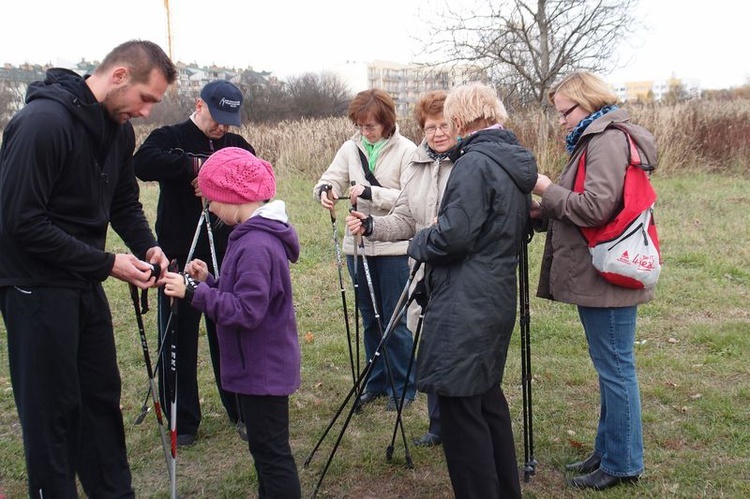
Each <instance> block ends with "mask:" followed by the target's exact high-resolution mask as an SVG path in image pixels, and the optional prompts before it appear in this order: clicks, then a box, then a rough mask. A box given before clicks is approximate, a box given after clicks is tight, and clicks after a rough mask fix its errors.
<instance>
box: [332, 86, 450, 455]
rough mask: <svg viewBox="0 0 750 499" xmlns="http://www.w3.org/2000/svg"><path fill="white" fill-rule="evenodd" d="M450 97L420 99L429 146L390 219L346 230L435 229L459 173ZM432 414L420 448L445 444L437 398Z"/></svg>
mask: <svg viewBox="0 0 750 499" xmlns="http://www.w3.org/2000/svg"><path fill="white" fill-rule="evenodd" d="M446 95H447V92H446V91H445V90H431V91H429V92H425V93H424V94H422V95H421V96H420V97H419V100H417V103H416V105H415V106H414V119H415V120H416V121H417V123H419V126H420V128H421V129H422V130H423V131H424V140H422V143H421V144H420V145H419V147H418V148H417V151H416V152H415V153H414V158H413V159H412V161H411V164H410V165H409V170H408V178H409V180H408V181H407V183H406V185H405V186H404V188H403V190H402V191H401V195H400V196H399V197H398V199H397V200H396V204H395V205H394V207H393V209H392V210H391V212H390V213H389V214H388V215H384V216H372V215H365V214H364V213H361V212H358V211H353V212H352V213H351V214H350V215H349V216H348V217H346V225H347V227H348V228H349V231H350V232H351V233H352V234H362V235H364V236H366V237H368V238H370V239H372V240H376V241H405V240H408V239H411V238H412V237H413V236H414V233H415V232H417V231H418V230H422V229H424V228H425V227H427V226H429V225H431V224H432V223H433V221H434V220H435V218H436V217H437V214H438V207H439V206H440V199H441V198H442V197H443V191H444V190H445V184H446V182H447V181H448V176H449V175H450V172H451V170H452V169H453V162H452V161H451V160H450V158H449V157H448V153H449V152H450V151H451V149H453V147H454V146H455V145H456V137H455V136H454V135H452V134H451V130H450V125H449V124H448V122H447V121H446V120H445V116H444V115H443V105H444V104H445V97H446ZM423 273H424V272H423V269H422V268H420V269H419V270H418V271H417V274H416V275H415V276H414V280H413V283H417V282H419V281H420V279H422V277H423ZM420 310H421V307H420V306H419V304H418V303H417V302H416V301H414V302H412V305H411V306H410V308H409V311H408V317H407V322H408V326H409V329H410V330H411V331H414V332H415V333H416V327H417V324H418V322H419V320H418V319H419V314H420ZM427 409H428V411H429V415H430V426H429V429H428V430H427V432H426V433H425V434H424V435H422V436H421V437H419V438H417V439H416V440H414V445H416V446H418V447H432V446H433V445H439V444H440V443H441V437H440V433H441V432H440V409H439V407H438V402H437V396H436V395H435V394H432V393H429V394H427Z"/></svg>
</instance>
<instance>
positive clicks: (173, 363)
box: [164, 260, 179, 499]
mask: <svg viewBox="0 0 750 499" xmlns="http://www.w3.org/2000/svg"><path fill="white" fill-rule="evenodd" d="M169 270H170V271H171V272H178V271H179V269H178V267H177V260H172V262H170V264H169ZM170 308H171V310H170V312H169V315H170V320H168V321H167V323H171V322H172V321H171V318H172V317H173V316H177V314H178V313H179V310H178V308H179V300H177V299H176V298H172V304H171V307H170ZM176 329H177V328H176V327H175V325H174V324H172V325H171V326H170V329H169V330H167V331H165V332H164V335H165V336H166V335H167V334H169V337H170V344H169V380H170V381H171V383H169V398H170V404H169V408H170V412H169V435H170V440H171V458H172V459H171V461H170V463H169V464H170V474H171V477H172V483H171V487H170V498H171V499H177V330H176ZM165 339H166V338H165Z"/></svg>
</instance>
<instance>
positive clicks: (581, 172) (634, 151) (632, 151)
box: [573, 123, 654, 192]
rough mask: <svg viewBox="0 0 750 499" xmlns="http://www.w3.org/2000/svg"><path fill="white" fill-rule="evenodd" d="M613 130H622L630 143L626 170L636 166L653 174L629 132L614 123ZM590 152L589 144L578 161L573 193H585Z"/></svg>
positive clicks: (651, 167)
mask: <svg viewBox="0 0 750 499" xmlns="http://www.w3.org/2000/svg"><path fill="white" fill-rule="evenodd" d="M609 126H611V127H612V128H616V129H618V130H620V131H621V132H622V133H624V134H625V140H627V141H628V164H627V166H626V167H625V168H626V169H627V168H628V167H630V166H634V167H636V168H640V169H641V170H643V171H645V172H651V171H652V170H653V169H654V167H653V166H652V165H648V164H646V163H644V162H643V161H641V155H640V153H639V152H638V147H637V146H636V145H635V141H634V140H633V137H632V136H631V135H630V134H629V133H628V131H627V130H626V129H625V128H624V127H621V126H619V125H616V124H614V123H612V124H610V125H609ZM587 150H588V144H586V147H585V148H584V149H583V153H581V158H580V159H579V160H578V170H576V178H575V181H574V182H573V191H574V192H583V184H584V182H585V180H586V151H587Z"/></svg>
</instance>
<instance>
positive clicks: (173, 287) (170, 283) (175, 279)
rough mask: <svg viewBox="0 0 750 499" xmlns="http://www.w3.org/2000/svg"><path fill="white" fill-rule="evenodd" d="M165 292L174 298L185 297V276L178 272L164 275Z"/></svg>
mask: <svg viewBox="0 0 750 499" xmlns="http://www.w3.org/2000/svg"><path fill="white" fill-rule="evenodd" d="M164 294H165V295H167V296H171V297H173V298H185V278H184V277H182V274H178V273H177V272H167V274H166V275H165V276H164Z"/></svg>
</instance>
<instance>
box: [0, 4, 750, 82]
mask: <svg viewBox="0 0 750 499" xmlns="http://www.w3.org/2000/svg"><path fill="white" fill-rule="evenodd" d="M168 1H169V6H170V12H171V19H172V39H173V43H172V55H173V58H174V59H175V60H176V61H182V62H186V63H192V62H196V63H198V64H199V65H210V64H217V65H219V66H229V67H238V68H245V67H253V68H254V69H255V70H257V71H271V72H273V73H274V74H277V75H279V76H282V77H283V76H287V75H293V74H300V73H303V72H306V71H314V72H318V71H323V70H326V69H329V68H331V67H332V66H334V65H337V64H340V63H343V62H345V61H347V60H355V61H370V60H374V59H383V60H389V61H395V62H399V63H409V62H411V61H412V60H413V59H414V56H415V54H414V52H418V51H419V50H420V45H419V44H418V43H416V42H415V41H414V40H413V35H415V34H418V33H419V32H420V29H422V28H421V24H420V22H419V21H418V11H419V9H423V10H424V8H425V5H429V3H427V2H425V1H413V0H378V1H375V2H361V1H358V0H322V1H317V2H311V1H307V0H306V1H300V0H200V1H199V0H168ZM431 1H434V0H431ZM476 1H478V0H451V5H453V6H455V5H460V3H461V2H465V3H466V4H467V5H474V4H475V3H476ZM164 4H165V1H164V0H125V1H122V0H117V1H113V0H62V1H61V0H54V1H53V0H37V1H28V0H27V1H19V0H4V1H3V4H2V7H0V15H2V19H3V22H2V29H0V63H5V62H8V63H12V64H19V63H23V62H31V63H39V64H45V63H52V64H59V63H61V62H64V61H78V60H80V59H82V58H85V59H87V60H89V61H91V60H101V59H102V58H103V57H104V55H105V54H106V53H107V52H108V51H109V50H110V49H111V48H112V47H114V46H115V45H117V44H118V43H120V42H123V41H125V40H128V39H132V38H142V39H148V40H152V41H154V42H156V43H158V44H160V45H161V46H162V47H164V49H165V50H168V43H167V22H166V13H165V8H164ZM698 5H699V4H695V3H692V2H686V1H684V0H641V6H640V7H639V11H638V13H637V14H638V15H640V16H641V17H642V19H643V21H644V22H645V23H646V24H647V25H648V30H647V31H645V32H644V34H642V35H641V36H640V37H639V38H638V39H637V40H633V41H632V42H631V45H633V46H632V47H628V46H623V47H622V53H623V60H624V61H625V62H627V63H628V65H627V67H626V68H625V69H624V70H620V71H616V72H615V73H613V74H612V75H609V76H607V78H608V79H610V80H611V81H616V80H617V81H619V80H640V79H662V78H669V77H670V76H672V75H673V74H674V75H675V76H677V77H679V78H696V79H699V80H700V82H701V85H702V87H703V88H725V87H729V86H737V85H742V84H744V83H746V82H747V81H749V80H750V57H748V55H747V53H748V50H749V49H750V26H748V25H747V23H748V21H747V20H748V14H750V6H749V5H750V4H748V2H745V1H741V0H712V1H709V2H701V4H700V5H702V7H700V8H698V7H697V6H698Z"/></svg>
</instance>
